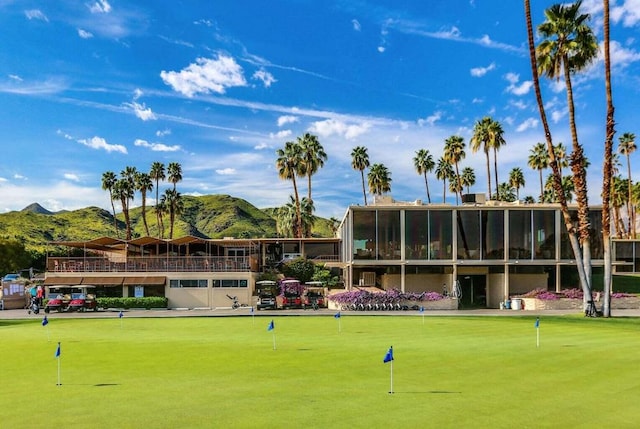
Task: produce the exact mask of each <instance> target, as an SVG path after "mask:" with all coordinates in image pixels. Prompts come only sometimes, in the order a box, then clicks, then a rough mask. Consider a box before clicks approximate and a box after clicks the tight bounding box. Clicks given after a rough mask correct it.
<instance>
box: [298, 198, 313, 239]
mask: <svg viewBox="0 0 640 429" xmlns="http://www.w3.org/2000/svg"><path fill="white" fill-rule="evenodd" d="M300 209H301V213H302V235H303V237H306V238H308V237H311V230H312V229H313V225H314V224H315V222H316V218H315V216H314V215H313V212H314V211H316V208H315V206H314V205H313V200H310V199H308V198H306V197H302V200H300Z"/></svg>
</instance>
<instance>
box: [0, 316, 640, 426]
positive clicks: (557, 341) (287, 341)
mask: <svg viewBox="0 0 640 429" xmlns="http://www.w3.org/2000/svg"><path fill="white" fill-rule="evenodd" d="M41 320H42V318H32V319H29V320H19V321H0V339H1V340H2V352H1V354H0V356H1V361H2V373H1V375H0V377H1V380H2V387H1V388H0V407H1V412H0V419H1V421H0V427H6V428H51V427H59V428H110V429H112V428H213V427H221V428H228V427H247V428H255V427H268V428H276V427H289V428H298V427H308V428H311V427H318V428H328V427H338V428H341V427H344V428H353V427H366V428H378V427H380V428H395V427H400V428H413V427H434V428H436V427H437V428H443V427H445V428H462V427H464V428H471V427H473V428H514V427H517V428H525V427H529V428H570V427H571V428H575V427H581V428H590V427H593V428H596V427H597V428H602V427H616V428H632V427H633V428H635V427H637V426H638V424H639V423H638V422H640V407H638V398H639V392H640V365H639V364H638V359H639V357H640V352H639V351H640V319H635V318H628V319H623V318H620V319H611V320H605V319H585V318H582V317H578V316H570V317H546V318H542V319H541V323H540V347H539V348H538V347H536V330H535V328H534V320H535V319H534V318H533V317H432V316H428V315H427V316H426V317H425V318H424V323H423V319H422V317H421V316H419V315H417V314H416V315H407V314H403V315H401V316H399V315H398V316H377V317H376V316H359V315H358V316H355V315H354V316H350V315H348V314H343V317H342V318H341V319H340V325H341V332H338V320H337V319H335V318H334V317H332V316H331V315H328V316H327V315H325V316H322V317H321V316H304V317H295V316H284V315H283V316H278V317H275V318H274V319H273V320H274V322H275V336H276V350H273V336H272V332H268V331H267V325H268V324H269V322H270V321H271V318H267V317H264V316H260V317H255V319H252V318H251V317H250V316H246V317H217V318H213V317H212V318H205V317H189V318H140V319H135V318H127V317H124V318H123V319H122V320H120V319H118V318H117V317H113V318H109V319H68V318H65V319H56V318H55V315H50V316H49V320H50V323H49V325H48V328H47V327H43V326H42V325H41V323H40V322H41ZM48 335H49V337H50V340H49V338H48ZM58 341H60V342H61V358H60V368H61V381H62V386H56V383H57V368H58V366H57V364H58V361H57V359H56V358H55V357H54V354H55V350H56V346H57V342H58ZM391 345H393V347H394V355H395V360H394V362H393V388H394V391H395V393H394V394H389V393H388V392H389V389H390V384H391V380H390V374H391V365H390V364H384V363H383V362H382V360H383V358H384V355H385V353H386V352H387V350H388V348H389V346H391Z"/></svg>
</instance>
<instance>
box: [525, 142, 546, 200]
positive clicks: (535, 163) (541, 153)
mask: <svg viewBox="0 0 640 429" xmlns="http://www.w3.org/2000/svg"><path fill="white" fill-rule="evenodd" d="M527 164H528V165H529V167H531V168H533V169H534V170H538V175H539V176H540V199H539V200H538V201H540V202H542V197H543V194H544V184H543V182H542V170H544V169H546V168H547V167H549V154H548V153H547V147H546V146H545V144H544V143H536V145H535V146H534V147H533V149H531V150H530V151H529V159H528V161H527Z"/></svg>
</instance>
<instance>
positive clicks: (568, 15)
mask: <svg viewBox="0 0 640 429" xmlns="http://www.w3.org/2000/svg"><path fill="white" fill-rule="evenodd" d="M581 4H582V1H581V0H578V1H577V2H575V3H573V4H569V5H563V4H556V5H553V6H551V7H550V8H548V9H546V10H545V17H546V20H545V22H543V23H542V24H540V25H539V26H538V32H539V33H540V34H541V36H542V38H543V40H542V42H540V44H539V45H538V47H537V48H536V57H537V58H536V59H537V64H538V69H539V71H540V72H542V73H543V74H545V75H546V76H547V77H548V78H550V79H556V80H560V78H561V76H564V84H565V89H566V93H567V107H568V110H569V128H570V130H571V146H572V151H571V157H570V160H569V166H570V167H571V173H572V175H573V182H574V186H575V194H576V202H577V203H578V236H579V244H580V246H581V248H582V255H583V257H582V263H583V264H584V271H585V276H586V278H585V282H586V283H587V289H588V290H589V291H590V290H591V243H590V235H589V234H590V232H589V229H590V223H589V200H588V197H587V181H586V171H585V167H584V164H585V163H584V150H583V147H582V145H581V144H580V142H579V140H578V131H577V128H576V121H575V106H574V102H573V88H572V83H571V75H572V74H575V73H577V72H580V71H582V70H584V69H585V68H587V67H588V66H589V65H590V64H591V63H592V62H593V60H594V59H595V58H596V56H597V53H598V43H597V40H596V37H595V35H594V34H593V30H592V29H591V28H590V27H589V26H588V25H587V22H588V20H589V19H590V17H589V14H582V13H580V6H581ZM587 298H588V295H587V294H586V290H585V301H586V300H587Z"/></svg>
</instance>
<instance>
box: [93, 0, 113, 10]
mask: <svg viewBox="0 0 640 429" xmlns="http://www.w3.org/2000/svg"><path fill="white" fill-rule="evenodd" d="M87 7H88V8H89V10H90V11H91V13H109V12H111V5H110V4H109V2H108V1H107V0H98V1H96V2H95V3H93V4H88V5H87Z"/></svg>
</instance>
